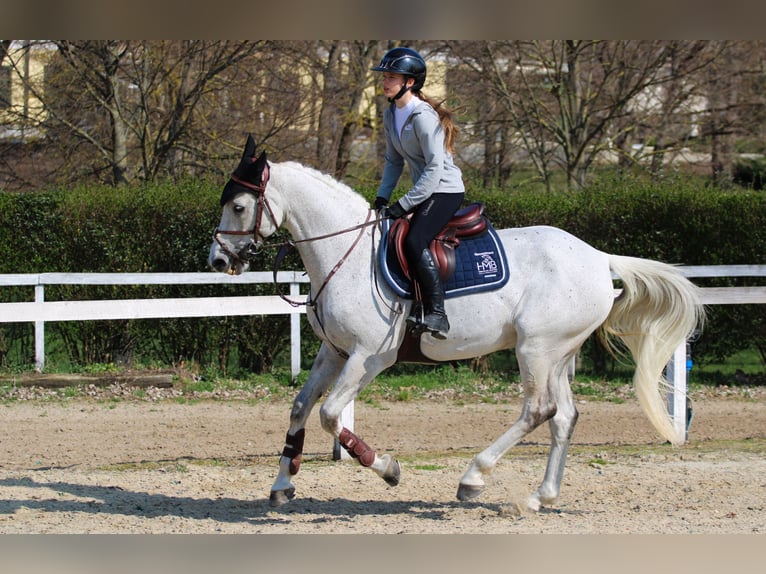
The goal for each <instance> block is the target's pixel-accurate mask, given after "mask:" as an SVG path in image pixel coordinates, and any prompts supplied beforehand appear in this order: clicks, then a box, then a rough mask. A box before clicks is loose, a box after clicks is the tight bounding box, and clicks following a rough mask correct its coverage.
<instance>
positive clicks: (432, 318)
mask: <svg viewBox="0 0 766 574" xmlns="http://www.w3.org/2000/svg"><path fill="white" fill-rule="evenodd" d="M423 327H424V328H425V330H426V331H428V332H429V333H430V334H431V336H432V337H434V338H435V339H446V338H447V333H448V332H449V321H448V320H447V315H445V314H444V313H429V314H428V315H426V316H425V317H424V318H423Z"/></svg>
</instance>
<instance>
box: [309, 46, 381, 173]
mask: <svg viewBox="0 0 766 574" xmlns="http://www.w3.org/2000/svg"><path fill="white" fill-rule="evenodd" d="M309 49H310V53H309V56H310V59H309V61H310V62H311V68H312V69H313V70H314V71H315V72H314V74H312V76H313V78H314V80H315V82H316V87H317V89H318V94H319V100H318V106H319V110H318V121H317V126H316V156H315V163H316V167H317V168H319V169H320V170H322V171H326V172H328V173H332V174H334V175H335V176H336V177H339V178H340V177H343V175H344V174H345V173H346V169H347V168H348V164H349V161H350V158H351V144H352V142H353V140H354V137H355V136H356V134H357V133H358V132H359V130H360V128H361V127H362V123H363V119H364V111H363V110H362V111H360V105H361V102H362V98H363V95H364V92H365V90H366V89H367V87H368V86H369V85H370V82H371V77H370V73H369V70H370V68H371V67H372V65H373V64H374V63H376V60H377V59H378V58H379V54H380V49H379V42H378V41H350V42H316V43H311V44H309Z"/></svg>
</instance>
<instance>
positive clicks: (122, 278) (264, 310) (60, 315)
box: [0, 265, 766, 430]
mask: <svg viewBox="0 0 766 574" xmlns="http://www.w3.org/2000/svg"><path fill="white" fill-rule="evenodd" d="M679 269H680V270H681V272H682V273H683V274H684V275H685V276H687V277H690V278H694V277H696V278H702V277H766V265H712V266H681V267H679ZM272 281H273V275H272V274H271V273H268V272H249V273H243V274H242V275H238V276H228V275H222V274H219V273H38V274H9V275H0V287H3V286H6V287H7V286H30V287H34V291H35V300H34V301H33V302H25V303H0V323H18V322H34V323H35V364H36V367H37V368H38V369H43V368H44V366H45V322H46V321H93V320H111V319H149V318H178V317H221V316H235V315H275V314H276V315H279V314H289V315H291V320H290V333H291V334H290V340H291V342H290V346H291V351H290V359H291V361H290V362H291V371H292V375H293V377H296V376H297V375H298V373H299V372H300V314H301V313H305V307H303V306H301V307H293V306H291V305H289V304H288V303H286V302H285V301H283V300H282V299H281V298H280V297H278V296H276V295H269V296H257V297H249V296H238V297H188V298H172V299H170V298H167V299H119V300H106V301H46V300H45V286H46V285H202V284H222V285H235V284H243V283H271V282H272ZM277 282H279V283H288V284H289V285H290V298H291V299H300V298H301V295H300V284H301V283H308V282H309V279H308V277H306V276H305V274H303V273H301V272H295V271H281V272H279V273H278V275H277ZM702 302H703V303H704V304H706V305H733V304H764V303H766V286H756V287H707V288H703V289H702ZM668 377H669V378H670V379H671V380H672V381H673V389H674V390H673V392H672V393H671V394H670V396H669V397H668V408H669V411H670V412H671V413H672V414H673V416H674V420H675V423H676V428H678V429H679V430H681V429H683V428H684V427H685V426H686V403H685V401H686V384H687V381H686V346H685V345H681V346H679V348H678V349H677V350H676V352H675V354H674V356H673V359H672V360H671V362H670V363H669V364H668ZM352 408H353V404H352V405H350V409H352ZM349 416H350V420H349V421H348V423H347V426H350V425H352V424H353V410H349V412H348V413H347V414H346V417H345V418H349ZM350 428H351V427H350Z"/></svg>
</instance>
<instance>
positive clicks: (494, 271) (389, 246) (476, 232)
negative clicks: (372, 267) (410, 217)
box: [378, 205, 509, 299]
mask: <svg viewBox="0 0 766 574" xmlns="http://www.w3.org/2000/svg"><path fill="white" fill-rule="evenodd" d="M482 207H483V206H482ZM468 209H472V212H473V213H478V216H479V217H481V218H482V219H481V222H480V224H477V223H475V222H473V223H472V224H471V227H470V229H468V228H464V227H458V228H456V227H454V226H452V227H451V226H448V227H447V228H445V231H444V232H442V233H440V235H439V237H438V238H437V240H435V241H434V242H433V243H432V244H431V251H432V253H434V259H435V260H436V261H437V264H438V265H439V272H440V275H441V277H442V281H443V282H444V296H445V297H446V298H452V297H459V296H461V295H469V294H472V293H480V292H482V291H492V290H494V289H499V288H500V287H502V286H503V285H505V284H506V283H507V282H508V279H509V274H508V263H507V261H506V257H505V251H504V249H503V245H502V243H501V242H500V238H499V237H498V235H497V232H496V231H495V229H494V227H492V224H491V223H490V222H489V220H487V219H486V218H485V217H484V216H483V215H482V214H481V210H479V211H477V208H476V206H474V205H472V206H469V207H468V208H465V209H464V210H461V212H465V211H466V210H468ZM461 212H458V215H459V214H461ZM396 227H402V228H404V231H405V232H406V230H407V228H408V224H407V222H406V221H405V220H396V221H395V222H393V223H392V222H391V221H390V220H385V221H383V222H382V237H381V240H380V249H378V262H379V264H380V270H381V274H382V275H383V277H385V278H386V281H387V282H388V284H389V285H390V286H391V288H392V289H393V290H394V291H395V292H396V294H397V295H399V296H400V297H404V298H406V299H412V298H413V297H414V295H413V291H414V290H413V288H412V281H411V280H410V278H409V273H408V270H407V269H406V262H404V264H405V265H404V266H403V259H404V258H403V256H402V255H401V254H400V253H399V254H397V245H398V246H399V247H400V249H399V251H401V245H402V243H403V234H398V233H397V229H396ZM398 231H399V232H401V231H402V229H399V230H398ZM392 235H393V237H392Z"/></svg>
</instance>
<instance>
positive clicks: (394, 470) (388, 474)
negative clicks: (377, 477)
mask: <svg viewBox="0 0 766 574" xmlns="http://www.w3.org/2000/svg"><path fill="white" fill-rule="evenodd" d="M381 458H383V459H388V465H387V466H386V470H385V471H384V472H383V474H382V475H381V477H382V478H383V480H385V481H386V484H387V485H388V486H396V485H397V484H399V477H400V476H401V469H400V467H399V461H398V460H396V459H393V458H391V456H390V455H388V454H384V455H383V456H382V457H381Z"/></svg>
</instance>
